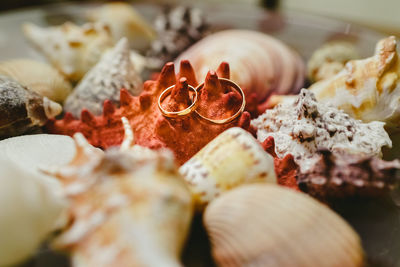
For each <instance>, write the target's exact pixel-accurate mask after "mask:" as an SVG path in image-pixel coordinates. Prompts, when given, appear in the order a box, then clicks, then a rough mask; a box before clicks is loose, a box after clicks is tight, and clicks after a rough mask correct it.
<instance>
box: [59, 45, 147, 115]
mask: <svg viewBox="0 0 400 267" xmlns="http://www.w3.org/2000/svg"><path fill="white" fill-rule="evenodd" d="M142 87H143V85H142V80H141V78H140V76H139V74H138V73H137V72H136V70H135V68H134V63H133V62H132V61H131V57H130V51H129V44H128V40H127V39H126V38H122V39H121V40H120V41H119V42H118V43H117V44H116V45H115V47H114V48H113V49H112V50H111V51H108V52H106V53H105V54H104V55H103V56H102V58H101V59H100V61H99V62H98V63H97V64H96V65H95V66H94V67H93V68H92V69H91V70H90V71H89V72H88V73H87V74H86V75H85V76H84V77H83V79H82V80H81V81H80V83H79V84H78V85H77V87H76V88H75V89H74V91H73V92H72V94H70V95H69V96H68V98H67V100H66V101H65V105H64V110H65V111H66V112H70V113H71V114H73V115H74V116H75V117H79V115H80V114H81V111H82V109H84V108H85V109H87V110H89V111H90V112H91V113H93V114H94V115H100V114H101V113H102V111H103V102H104V101H105V100H110V101H111V102H112V103H114V104H119V100H120V99H119V91H120V90H121V89H122V88H124V89H126V90H127V91H128V92H129V93H130V94H132V95H135V96H136V95H139V94H140V93H141V91H142Z"/></svg>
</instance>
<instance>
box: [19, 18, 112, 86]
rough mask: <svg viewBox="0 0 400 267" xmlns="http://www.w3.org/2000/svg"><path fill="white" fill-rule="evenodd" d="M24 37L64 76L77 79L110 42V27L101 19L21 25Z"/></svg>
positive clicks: (89, 67) (95, 60)
mask: <svg viewBox="0 0 400 267" xmlns="http://www.w3.org/2000/svg"><path fill="white" fill-rule="evenodd" d="M23 31H24V35H25V36H26V37H27V39H28V40H29V41H30V42H31V43H32V44H33V45H34V46H35V47H36V48H37V49H38V50H39V51H40V52H41V53H42V54H43V55H44V56H45V57H46V58H47V59H48V60H49V61H50V63H51V64H52V65H53V66H54V67H55V68H56V69H58V70H59V71H60V72H61V73H63V74H64V75H65V76H66V77H67V78H69V79H71V80H73V81H78V80H80V79H81V78H82V77H83V75H85V73H86V72H87V71H88V70H90V69H91V68H92V67H93V66H94V65H95V64H96V63H97V62H98V61H99V59H100V58H101V56H102V54H103V53H104V52H105V51H106V50H107V49H108V48H110V47H112V46H113V44H114V41H113V38H112V36H111V33H110V29H109V28H108V26H106V25H105V24H103V23H87V24H84V25H82V26H78V25H75V24H73V23H72V22H66V23H64V24H62V25H60V26H52V27H47V28H42V27H39V26H36V25H34V24H32V23H26V24H24V25H23Z"/></svg>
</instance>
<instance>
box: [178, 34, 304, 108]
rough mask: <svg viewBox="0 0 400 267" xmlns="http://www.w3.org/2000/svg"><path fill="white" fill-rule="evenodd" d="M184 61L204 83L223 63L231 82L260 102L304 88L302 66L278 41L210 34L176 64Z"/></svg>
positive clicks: (290, 51) (264, 36) (266, 38)
mask: <svg viewBox="0 0 400 267" xmlns="http://www.w3.org/2000/svg"><path fill="white" fill-rule="evenodd" d="M183 59H187V60H189V61H190V62H191V63H192V64H193V67H194V69H195V70H196V75H197V78H199V79H200V80H203V79H204V78H205V76H206V74H207V71H208V70H210V69H217V67H218V65H219V64H220V63H221V62H222V61H226V62H228V63H229V65H230V68H231V78H232V80H234V81H235V82H237V83H238V84H239V85H240V86H241V87H242V88H243V89H244V90H245V92H246V94H247V95H250V94H251V93H255V94H256V95H257V98H258V100H259V101H262V100H265V99H266V98H267V96H269V95H270V94H271V93H277V94H288V93H295V92H298V90H299V89H300V88H301V86H302V85H303V81H304V69H305V67H304V63H303V62H302V60H301V58H300V56H299V55H298V54H297V53H295V52H294V51H293V50H291V49H290V48H289V47H288V46H286V45H285V44H284V43H282V42H281V41H279V40H277V39H275V38H273V37H271V36H268V35H266V34H262V33H259V32H253V31H248V30H227V31H222V32H218V33H215V34H212V35H210V36H208V37H206V38H204V39H202V40H201V41H199V42H197V43H196V44H194V45H193V46H191V47H190V48H189V49H188V50H186V51H185V52H183V53H182V54H181V55H180V56H179V57H178V59H177V60H176V61H175V62H179V61H180V60H183Z"/></svg>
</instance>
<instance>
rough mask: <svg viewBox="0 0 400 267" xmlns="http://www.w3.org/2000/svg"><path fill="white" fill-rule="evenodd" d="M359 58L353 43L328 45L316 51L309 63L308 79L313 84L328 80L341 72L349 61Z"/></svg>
mask: <svg viewBox="0 0 400 267" xmlns="http://www.w3.org/2000/svg"><path fill="white" fill-rule="evenodd" d="M358 58H359V55H358V53H357V50H356V47H355V45H354V44H352V43H351V42H346V41H332V42H329V43H326V44H324V45H323V46H322V47H321V48H319V49H317V50H315V51H314V53H313V54H312V56H311V58H310V60H309V61H308V63H307V72H308V78H309V79H310V80H311V81H313V82H318V81H321V80H324V79H328V78H330V77H332V76H334V75H335V74H337V73H338V72H340V71H341V70H342V69H343V68H344V66H345V64H346V63H347V62H348V61H350V60H353V59H358Z"/></svg>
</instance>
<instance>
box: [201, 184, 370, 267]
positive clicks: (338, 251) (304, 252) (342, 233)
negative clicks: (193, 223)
mask: <svg viewBox="0 0 400 267" xmlns="http://www.w3.org/2000/svg"><path fill="white" fill-rule="evenodd" d="M204 223H205V226H206V228H207V231H208V235H209V236H210V238H211V242H212V254H213V256H214V259H215V260H216V262H217V264H218V266H221V267H225V266H241V267H246V266H252V267H257V266H260V267H261V266H262V267H264V266H268V267H285V266H287V267H289V266H290V267H332V266H346V267H357V266H362V265H363V259H364V257H363V250H362V247H361V243H360V238H359V236H358V235H357V234H356V233H355V232H354V230H353V229H352V228H351V227H350V226H349V225H348V224H347V223H346V222H345V221H344V220H343V219H342V218H341V217H339V216H338V215H337V214H336V213H334V212H333V211H332V210H330V209H329V208H328V207H326V206H325V205H323V204H321V203H320V202H318V201H316V200H314V199H313V198H311V197H309V196H308V195H306V194H304V193H300V192H296V191H293V190H291V189H287V188H284V187H281V186H277V185H269V184H268V185H267V184H254V185H244V186H241V187H238V188H237V189H234V190H232V191H230V192H227V193H226V194H224V195H222V196H221V197H219V198H217V199H215V200H214V201H213V202H212V203H210V205H208V206H207V208H206V211H205V215H204Z"/></svg>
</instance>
